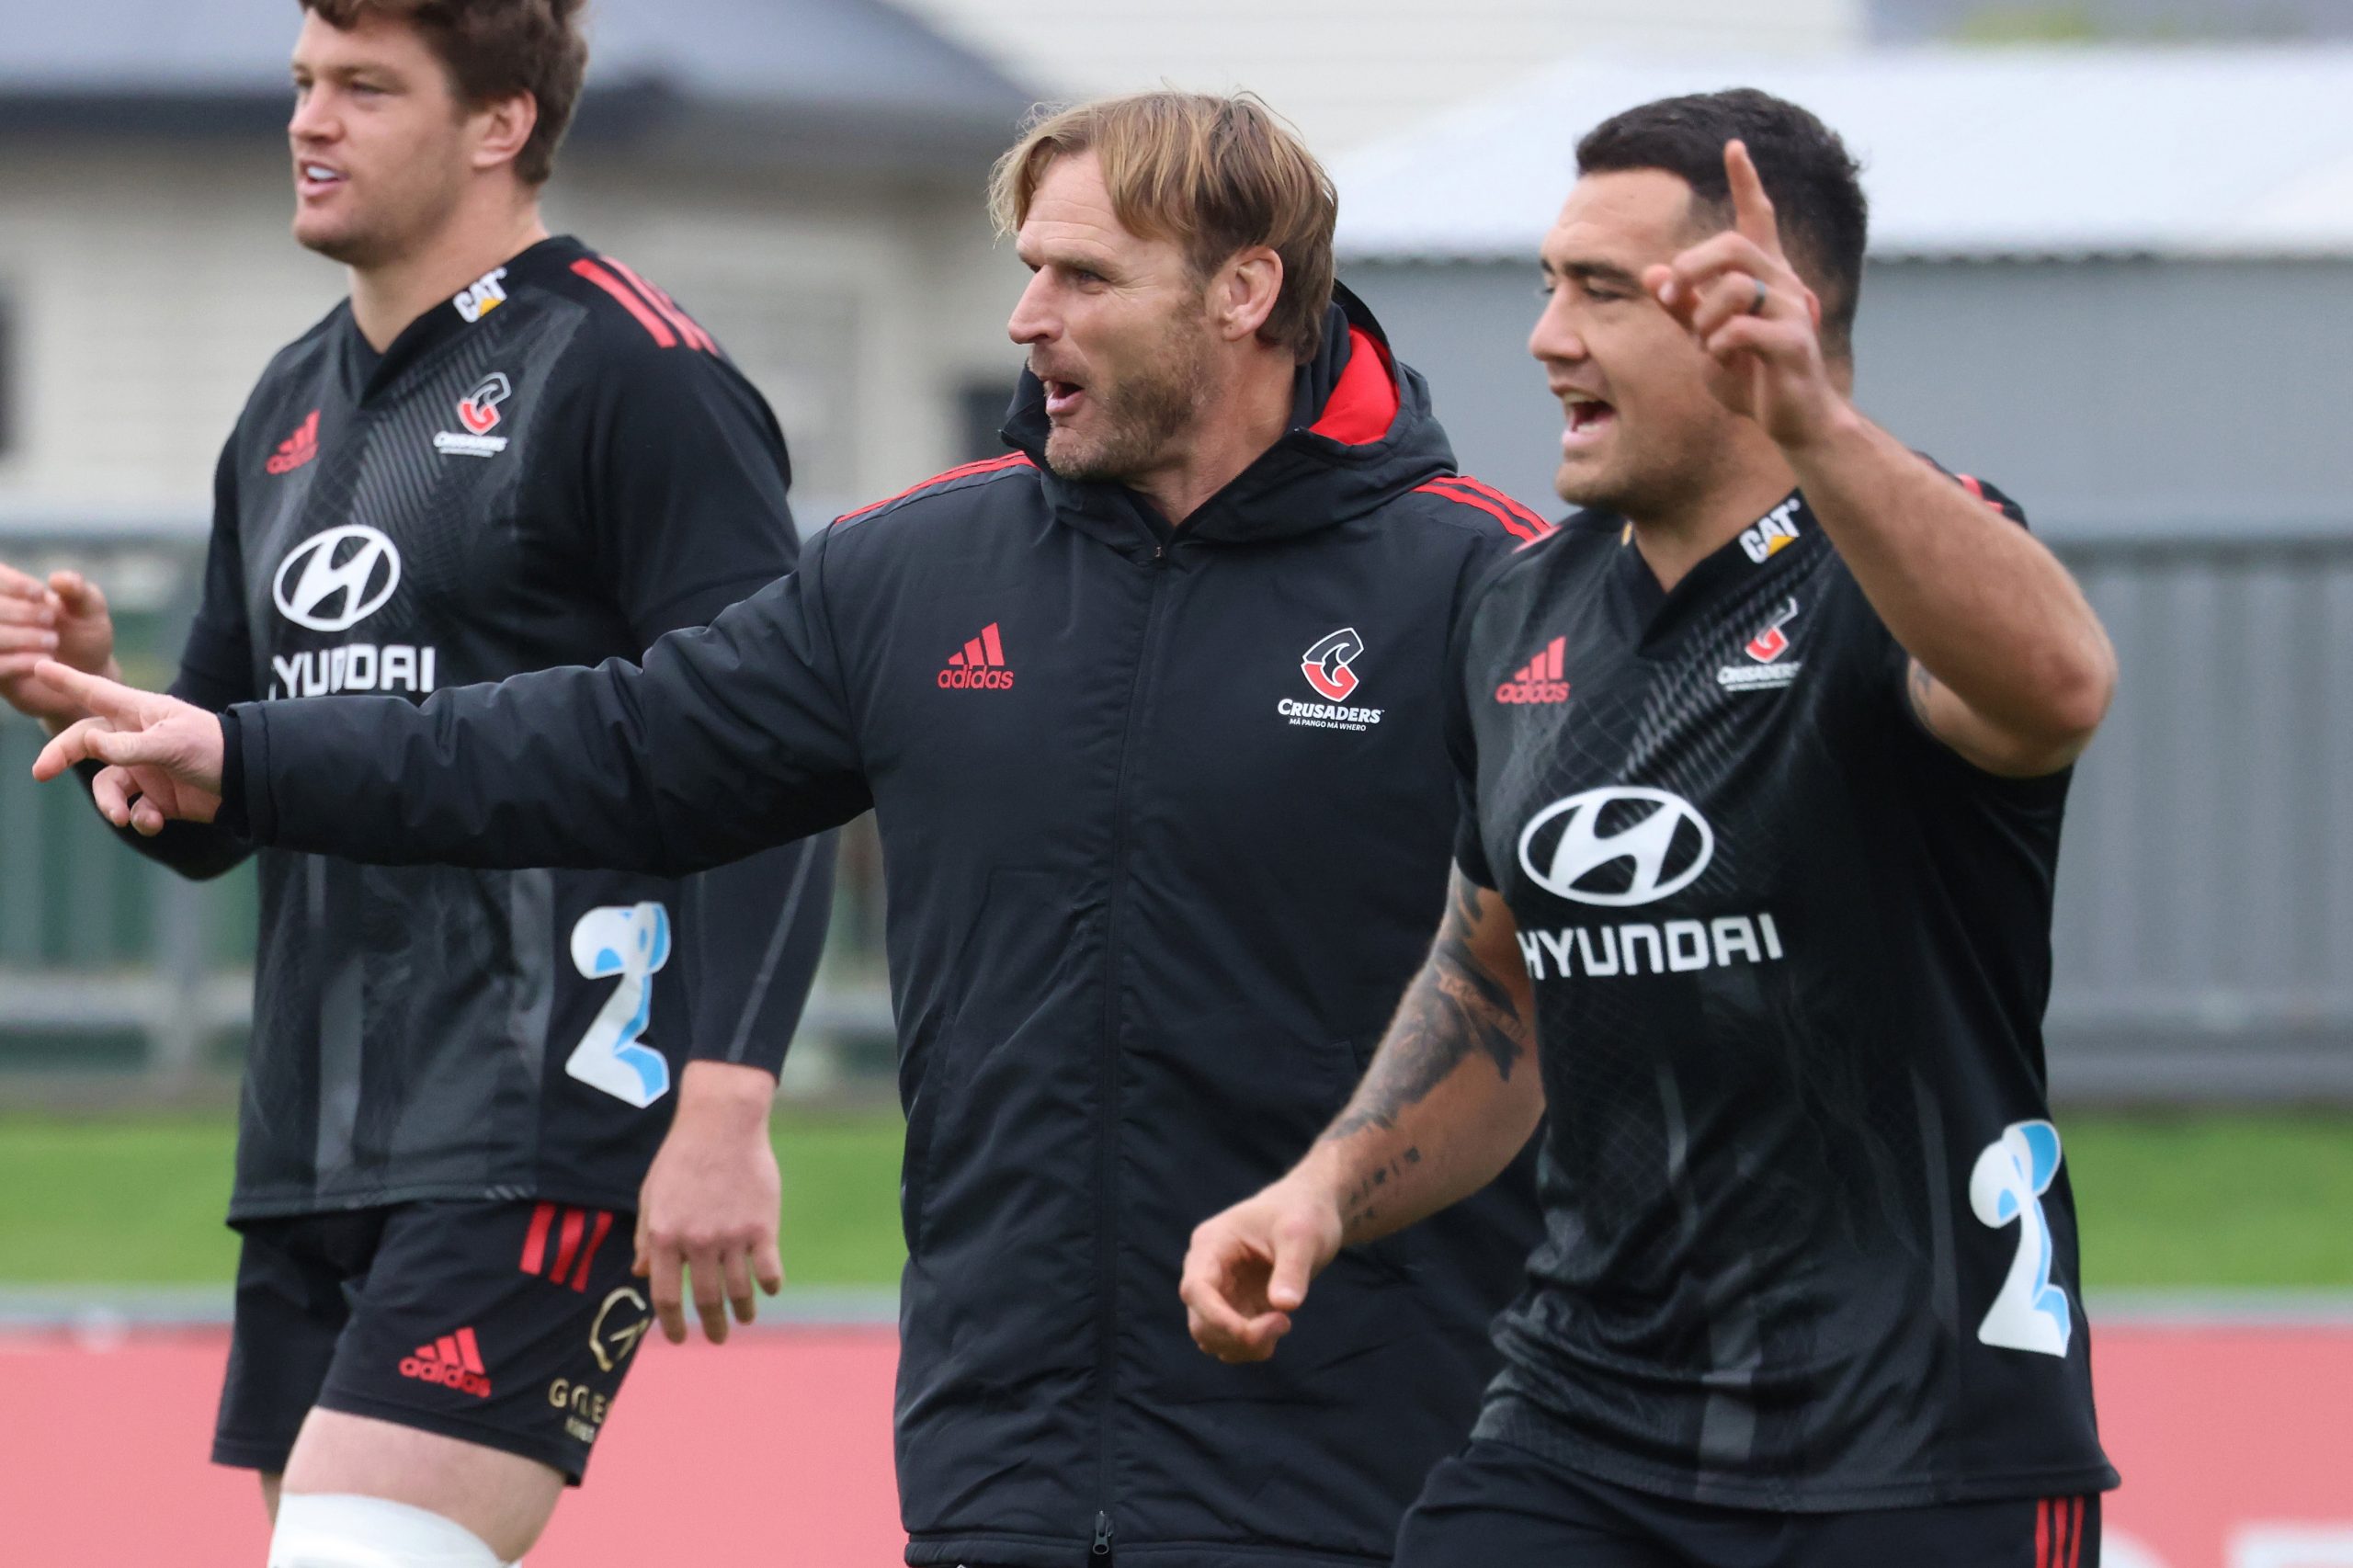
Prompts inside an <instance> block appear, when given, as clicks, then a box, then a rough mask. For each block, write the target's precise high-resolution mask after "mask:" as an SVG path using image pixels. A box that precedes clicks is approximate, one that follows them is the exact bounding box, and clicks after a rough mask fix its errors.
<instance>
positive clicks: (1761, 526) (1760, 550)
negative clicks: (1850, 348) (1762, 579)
mask: <svg viewBox="0 0 2353 1568" xmlns="http://www.w3.org/2000/svg"><path fill="white" fill-rule="evenodd" d="M1797 510H1798V498H1797V497H1796V496H1794V495H1792V496H1790V498H1789V499H1788V500H1786V501H1784V502H1782V503H1781V504H1780V505H1779V506H1776V507H1774V508H1773V509H1772V510H1771V511H1769V512H1768V513H1766V514H1765V515H1764V516H1763V517H1760V518H1758V519H1757V522H1756V527H1755V528H1750V529H1749V530H1748V531H1747V532H1746V533H1744V534H1742V535H1741V536H1740V548H1741V549H1743V550H1745V551H1747V552H1748V559H1750V560H1751V561H1754V562H1756V564H1758V565H1759V566H1762V565H1764V564H1765V562H1768V561H1770V560H1772V559H1773V557H1774V556H1776V555H1778V554H1779V553H1780V552H1781V551H1784V550H1786V549H1788V548H1789V547H1790V545H1793V544H1795V543H1797V541H1798V519H1797Z"/></svg>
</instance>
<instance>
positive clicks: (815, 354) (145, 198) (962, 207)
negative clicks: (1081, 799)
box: [0, 142, 1021, 524]
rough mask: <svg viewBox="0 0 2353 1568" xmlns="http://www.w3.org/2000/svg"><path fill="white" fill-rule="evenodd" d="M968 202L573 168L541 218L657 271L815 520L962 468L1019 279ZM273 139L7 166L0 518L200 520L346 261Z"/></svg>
mask: <svg viewBox="0 0 2353 1568" xmlns="http://www.w3.org/2000/svg"><path fill="white" fill-rule="evenodd" d="M981 208H982V197H981V192H980V181H979V178H978V176H977V175H976V176H974V177H973V179H972V184H971V188H969V189H949V188H945V187H942V188H938V189H933V190H928V191H910V190H908V189H907V188H905V187H891V186H887V185H877V184H868V185H855V186H854V185H847V184H838V183H837V184H835V185H832V186H830V187H828V186H824V185H818V184H807V185H802V186H798V187H796V186H794V185H793V184H791V183H790V182H788V181H785V180H782V179H756V180H754V181H752V182H750V183H749V184H748V185H747V182H746V180H745V176H743V175H742V174H741V173H740V172H738V173H736V174H734V175H732V176H727V177H723V178H722V177H720V176H707V177H702V178H698V177H696V176H692V175H688V174H684V173H682V172H681V171H679V170H676V169H675V168H632V167H629V166H625V165H604V166H597V165H592V164H589V163H587V162H586V161H585V160H583V161H580V162H578V163H576V164H575V165H573V166H569V167H567V169H566V170H565V172H564V174H563V176H560V177H559V179H558V181H557V183H556V185H555V186H554V187H551V201H550V204H549V217H550V222H551V225H552V226H554V227H556V228H558V229H559V230H566V229H570V230H575V231H577V232H578V233H581V234H582V235H583V236H584V237H585V238H586V239H588V240H589V241H590V243H592V244H597V246H599V247H601V248H605V249H608V250H611V251H613V252H614V253H616V254H618V255H620V256H624V257H626V258H628V259H629V260H630V262H631V265H632V266H634V267H637V268H638V269H639V270H641V271H642V272H644V273H646V274H647V275H649V276H651V277H653V278H657V279H659V280H660V281H661V282H662V283H663V284H664V286H665V287H666V288H667V289H668V290H670V291H671V292H672V293H674V294H675V295H676V296H677V297H678V298H679V300H680V301H682V302H684V303H685V304H686V305H687V306H688V308H689V309H691V310H693V311H694V312H696V313H697V315H698V316H699V318H700V319H702V320H703V321H704V322H705V323H706V324H708V325H709V326H710V328H711V330H712V331H713V332H714V333H715V334H716V335H718V336H719V337H720V339H721V340H722V342H723V343H725V344H726V345H727V346H728V348H729V350H730V352H731V353H733V355H734V356H735V358H737V360H738V362H739V363H740V364H742V365H743V367H744V368H745V372H746V373H747V374H748V375H750V376H751V378H752V379H753V381H755V382H756V384H758V385H759V386H760V387H761V390H762V391H763V392H766V393H767V395H768V397H769V398H770V401H771V402H772V403H774V404H775V406H776V408H777V412H778V417H779V421H780V422H781V423H782V424H783V426H784V427H785V432H786V436H787V438H788V440H789V442H790V445H791V448H792V452H793V458H794V466H795V471H796V475H795V477H796V483H795V486H794V496H795V501H796V504H797V506H798V508H799V510H800V511H801V515H802V520H803V522H804V524H805V523H807V522H809V521H811V520H817V521H822V520H823V517H818V516H817V514H819V513H821V512H822V513H825V514H826V515H830V513H831V512H832V511H834V510H839V509H841V508H843V507H846V506H852V505H856V504H858V502H860V501H862V500H864V499H867V498H870V497H873V496H877V495H882V494H889V493H891V492H892V491H894V490H898V489H901V488H903V487H904V486H905V485H907V484H909V483H913V482H914V481H915V480H917V479H920V478H922V477H923V476H925V475H926V474H928V473H931V472H937V471H938V469H940V468H943V467H946V466H948V465H949V464H951V463H953V462H955V461H958V460H961V458H962V457H963V455H964V453H963V451H962V450H961V447H960V445H959V440H960V435H961V432H960V430H959V427H958V426H957V422H956V421H957V405H956V397H957V394H958V392H960V391H961V389H962V388H964V387H965V386H967V385H970V384H972V383H973V382H976V381H1009V380H1010V379H1011V376H1012V374H1013V372H1014V370H1015V369H1017V366H1018V363H1019V356H1018V352H1017V350H1015V349H1013V348H1012V347H1011V346H1010V345H1009V344H1008V343H1007V342H1006V339H1005V336H1004V331H1003V327H1004V322H1005V317H1006V312H1007V311H1008V310H1009V309H1010V308H1011V304H1012V301H1013V299H1014V297H1015V295H1016V293H1017V291H1018V289H1019V287H1020V281H1021V272H1020V268H1019V266H1018V264H1017V263H1016V262H1015V261H1014V260H1013V259H1012V257H1011V256H1010V253H1009V251H1008V250H1006V248H1005V247H1002V246H997V245H995V244H993V242H992V237H991V235H990V233H989V231H988V228H987V224H986V222H985V219H984V218H983V214H982V210H981ZM289 213H290V197H289V194H288V191H287V188H286V176H285V169H284V162H283V154H282V153H279V152H278V149H277V148H276V147H274V146H271V145H268V144H267V143H260V142H255V143H242V142H237V143H212V144H204V145H200V146H198V147H194V148H174V147H172V146H169V145H166V144H164V143H161V142H153V143H150V142H137V143H133V142H114V143H109V144H106V145H103V146H96V147H84V148H55V147H51V148H18V147H10V148H8V149H6V151H5V153H0V299H5V300H6V303H7V306H8V308H9V310H10V312H11V316H12V319H13V322H14V324H15V339H16V348H15V355H14V359H15V364H14V366H13V386H12V388H11V396H12V401H13V404H14V407H15V409H16V421H15V423H16V439H15V441H14V443H13V445H12V446H11V448H10V449H9V450H8V451H7V452H6V453H5V454H0V519H5V518H6V517H8V516H11V515H13V516H17V517H50V518H57V519H69V520H70V519H75V518H84V517H100V516H129V517H176V518H184V519H194V518H198V517H202V516H204V515H205V513H206V512H207V510H208V508H209V506H210V484H211V475H212V467H213V461H214V459H215V457H216V455H217V454H218V452H219V449H220V444H221V441H222V437H224V436H225V435H226V434H227V432H228V429H229V426H230V425H231V424H232V423H233V421H234V419H235V417H236V415H237V411H238V409H239V408H240V407H241V406H242V405H243V403H244V397H245V394H246V392H248V390H249V389H250V388H251V386H252V384H253V381H254V380H255V378H256V376H257V375H258V374H259V373H260V371H261V369H262V368H263V366H264V365H265V364H267V361H268V358H269V357H270V355H271V354H272V353H274V352H275V351H276V350H277V349H278V347H279V346H281V345H282V344H284V343H286V342H287V341H289V340H290V339H291V338H293V337H295V336H297V335H300V334H301V332H302V331H303V330H305V329H306V328H307V327H308V326H309V325H310V324H312V323H313V322H315V321H316V320H317V319H318V318H319V316H320V315H322V314H324V312H326V311H327V310H329V309H330V308H332V306H333V305H334V303H335V301H336V300H337V299H339V298H340V297H341V296H342V294H343V291H344V287H345V285H344V275H343V272H342V269H341V268H339V267H335V266H334V265H333V264H331V263H329V262H326V261H324V260H323V259H321V258H319V257H317V256H312V255H310V254H308V253H307V252H304V251H303V250H301V248H300V247H299V246H297V245H296V244H294V243H293V242H292V240H291V239H290V238H289V237H288V234H287V227H286V225H287V220H288V216H289Z"/></svg>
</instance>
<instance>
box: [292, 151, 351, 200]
mask: <svg viewBox="0 0 2353 1568" xmlns="http://www.w3.org/2000/svg"><path fill="white" fill-rule="evenodd" d="M345 178H346V176H345V175H344V172H343V171H342V170H341V169H338V168H336V167H335V165H332V164H322V163H318V162H316V161H314V160H313V159H309V158H304V159H301V160H299V161H298V162H296V164H295V165H294V186H295V188H296V189H297V190H299V191H300V192H301V194H302V195H304V196H323V195H324V194H326V193H327V192H328V191H331V190H334V189H336V188H337V187H340V186H341V185H342V184H343V183H344V180H345Z"/></svg>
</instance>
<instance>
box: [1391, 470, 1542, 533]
mask: <svg viewBox="0 0 2353 1568" xmlns="http://www.w3.org/2000/svg"><path fill="white" fill-rule="evenodd" d="M1414 489H1415V493H1416V494H1424V495H1443V496H1445V497H1446V498H1447V499H1448V500H1449V501H1452V502H1455V503H1457V504H1458V505H1461V506H1476V507H1478V508H1479V510H1481V511H1482V512H1484V513H1486V514H1487V516H1489V517H1493V518H1495V521H1497V522H1499V523H1501V524H1502V525H1503V526H1504V532H1506V533H1507V534H1509V535H1511V536H1512V538H1514V539H1521V540H1536V539H1541V538H1543V537H1544V536H1543V535H1541V534H1540V533H1538V532H1537V531H1536V530H1535V529H1533V528H1529V526H1528V525H1527V524H1526V523H1523V522H1521V521H1520V520H1519V519H1518V517H1513V516H1512V515H1511V514H1510V513H1509V512H1506V511H1505V510H1504V509H1503V508H1502V507H1501V506H1496V505H1495V503H1494V502H1493V501H1490V500H1488V499H1486V497H1484V496H1483V495H1470V494H1464V493H1463V492H1461V491H1460V490H1449V489H1448V488H1446V486H1445V485H1444V484H1443V483H1441V482H1439V481H1438V480H1432V481H1430V483H1427V484H1417V485H1415V486H1414Z"/></svg>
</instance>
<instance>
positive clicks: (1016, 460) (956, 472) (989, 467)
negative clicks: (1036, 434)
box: [834, 452, 1030, 523]
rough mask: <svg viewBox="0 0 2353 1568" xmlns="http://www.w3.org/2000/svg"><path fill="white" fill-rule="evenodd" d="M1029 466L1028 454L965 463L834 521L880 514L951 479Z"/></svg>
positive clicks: (847, 513) (1008, 455)
mask: <svg viewBox="0 0 2353 1568" xmlns="http://www.w3.org/2000/svg"><path fill="white" fill-rule="evenodd" d="M1029 466H1030V462H1029V454H1028V453H1027V452H1008V453H1006V455H1005V456H1004V457H1001V458H983V459H982V460H980V461H979V462H970V463H965V464H962V465H961V466H960V467H957V468H951V469H949V471H948V472H945V473H935V474H933V475H932V476H931V477H930V478H929V479H926V480H921V481H918V482H917V483H914V484H910V485H908V486H907V487H906V488H905V489H904V490H902V491H900V492H899V493H898V494H896V495H885V496H884V497H882V499H881V500H880V501H874V502H870V503H869V504H867V505H866V506H860V507H859V508H858V510H857V511H855V512H844V513H843V514H842V515H841V516H840V517H835V519H834V521H835V522H836V523H847V522H848V521H849V520H850V519H851V518H853V517H864V516H866V514H867V513H869V512H879V511H881V509H882V508H883V507H885V506H889V505H890V504H891V503H892V502H893V501H904V500H905V499H906V498H907V497H908V496H910V495H913V494H915V492H916V491H918V490H927V489H929V488H930V487H931V486H933V485H935V484H945V483H948V482H949V480H951V479H966V478H969V477H971V476H972V475H973V474H976V473H990V472H995V470H997V469H1001V468H1028V467H1029Z"/></svg>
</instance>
